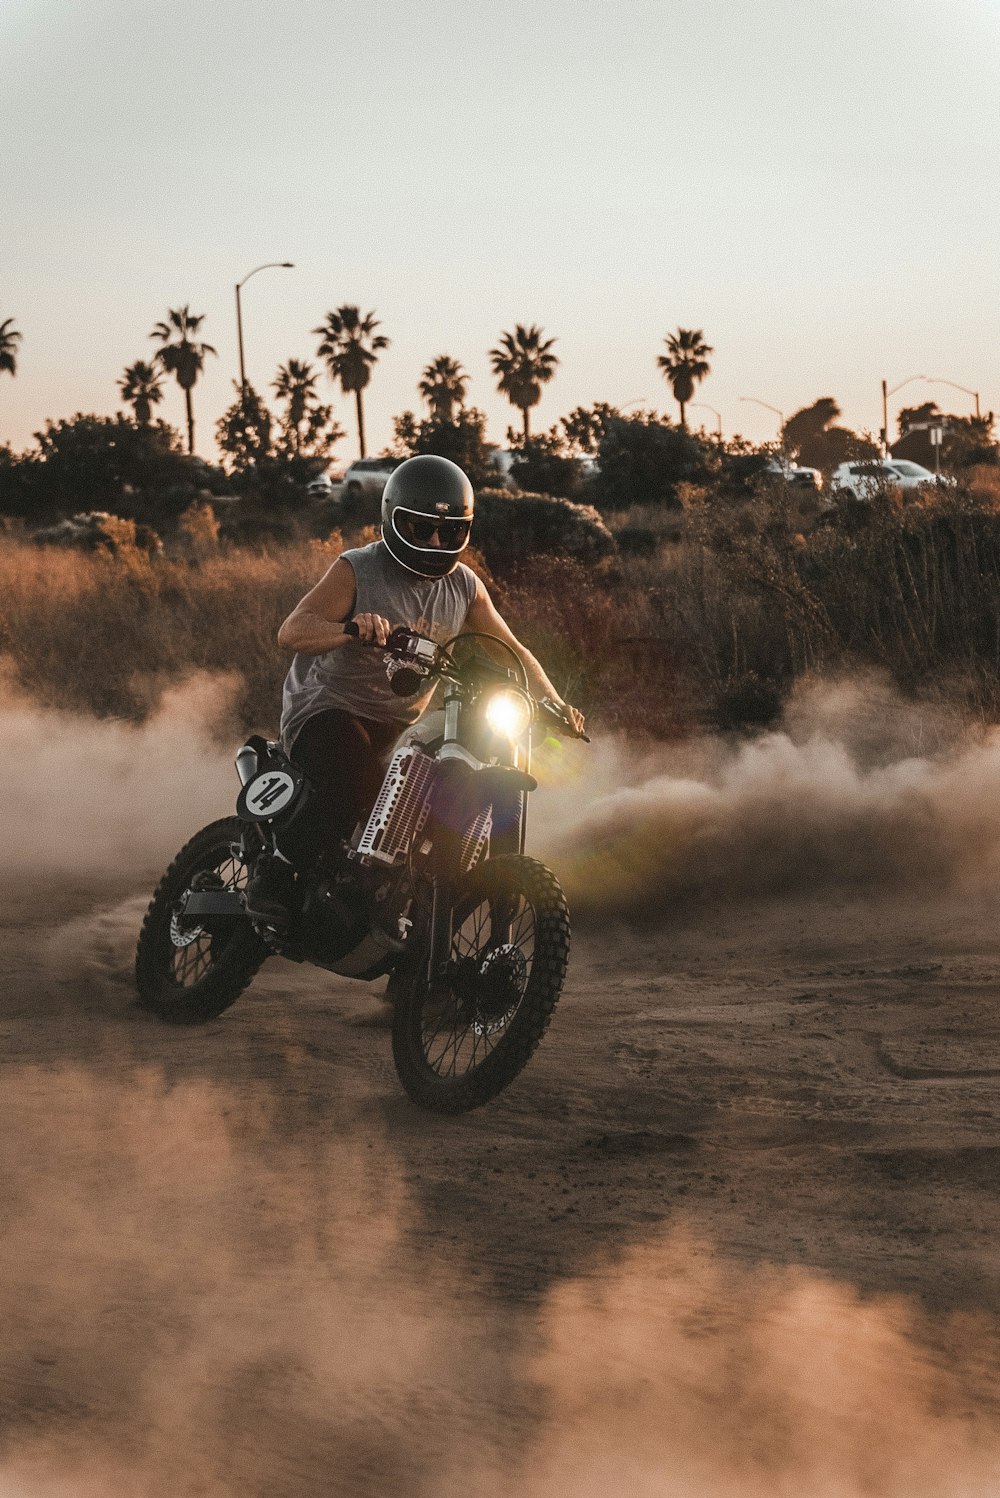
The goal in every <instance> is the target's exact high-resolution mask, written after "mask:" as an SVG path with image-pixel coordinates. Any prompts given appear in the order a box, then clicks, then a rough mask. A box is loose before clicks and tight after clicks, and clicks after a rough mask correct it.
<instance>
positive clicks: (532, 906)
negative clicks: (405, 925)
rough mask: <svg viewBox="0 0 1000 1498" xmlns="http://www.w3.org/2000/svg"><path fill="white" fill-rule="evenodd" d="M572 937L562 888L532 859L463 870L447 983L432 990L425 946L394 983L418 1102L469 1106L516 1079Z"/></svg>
mask: <svg viewBox="0 0 1000 1498" xmlns="http://www.w3.org/2000/svg"><path fill="white" fill-rule="evenodd" d="M569 937H570V923H569V910H568V908H567V905H566V899H565V896H564V895H563V892H562V890H561V889H560V887H559V882H558V880H557V879H556V878H555V876H554V875H553V874H551V873H550V872H549V870H548V869H547V868H545V866H544V864H541V863H539V862H537V860H536V859H534V858H523V857H520V856H518V855H511V856H505V857H501V858H491V859H487V860H486V861H485V862H484V863H481V864H477V865H476V866H475V867H474V868H473V869H471V870H470V871H469V873H468V874H466V875H465V877H464V879H463V880H462V883H461V885H460V886H459V889H458V893H457V898H456V901H455V907H454V913H453V917H452V942H451V959H450V962H449V970H448V981H447V983H446V985H445V986H444V989H443V990H442V991H441V992H439V993H438V992H436V993H433V994H432V993H431V992H430V991H429V989H428V984H427V971H426V949H424V950H423V951H421V950H420V949H419V948H418V950H417V951H416V953H415V954H414V956H413V958H412V959H411V961H410V964H409V968H408V969H407V970H405V971H404V972H402V973H399V974H398V975H397V981H395V982H394V983H393V988H394V989H395V990H396V994H397V998H396V1004H395V1010H394V1015H393V1029H392V1053H393V1059H394V1060H395V1063H396V1070H397V1072H398V1073H399V1079H400V1081H401V1082H402V1084H403V1086H404V1088H405V1089H406V1092H407V1093H408V1095H409V1096H410V1097H411V1098H412V1099H413V1101H414V1102H415V1103H419V1104H420V1105H421V1107H424V1108H430V1109H433V1110H435V1111H436V1112H439V1113H464V1112H466V1111H467V1110H468V1109H470V1108H478V1107H479V1106H480V1105H481V1104H483V1103H488V1102H489V1101H490V1100H491V1099H492V1098H495V1097H496V1096H497V1094H498V1093H499V1092H501V1091H502V1090H503V1089H504V1088H505V1087H506V1086H507V1085H508V1083H510V1082H512V1081H513V1080H514V1078H515V1077H516V1076H517V1074H518V1072H519V1071H520V1070H521V1069H522V1067H523V1066H525V1065H526V1063H527V1062H528V1060H529V1059H530V1057H531V1055H532V1053H533V1052H534V1050H535V1047H536V1046H537V1045H538V1042H539V1041H540V1040H541V1038H542V1036H543V1035H544V1033H545V1030H546V1028H547V1026H548V1023H549V1020H550V1019H551V1017H552V1011H553V1009H554V1008H555V1006H556V1001H557V1000H558V998H559V994H560V992H561V990H562V985H563V980H564V978H565V976H566V963H567V960H568V958H569Z"/></svg>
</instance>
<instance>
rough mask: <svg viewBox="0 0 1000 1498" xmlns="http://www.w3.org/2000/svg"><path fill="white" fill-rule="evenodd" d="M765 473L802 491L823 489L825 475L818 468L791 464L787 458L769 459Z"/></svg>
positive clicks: (765, 465)
mask: <svg viewBox="0 0 1000 1498" xmlns="http://www.w3.org/2000/svg"><path fill="white" fill-rule="evenodd" d="M764 472H765V473H768V474H772V475H773V476H774V477H775V478H782V479H784V480H785V482H786V484H795V485H796V487H798V488H800V489H822V487H823V475H822V474H821V473H820V471H819V469H818V468H805V467H803V466H802V465H801V464H800V463H790V462H789V461H788V459H787V458H768V460H767V462H766V463H765V464H764Z"/></svg>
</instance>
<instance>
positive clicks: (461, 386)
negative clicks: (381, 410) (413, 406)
mask: <svg viewBox="0 0 1000 1498" xmlns="http://www.w3.org/2000/svg"><path fill="white" fill-rule="evenodd" d="M468 383H469V376H468V375H467V374H466V373H465V370H464V369H463V368H462V366H461V364H459V362H458V360H457V359H451V358H449V357H448V355H447V354H438V356H437V358H436V359H432V360H431V362H430V364H428V365H427V368H426V369H425V370H424V372H423V374H422V375H421V377H420V383H419V385H418V386H417V391H418V392H419V394H420V395H422V396H423V398H424V400H425V401H426V402H427V404H428V405H429V406H430V408H431V417H432V418H433V420H435V421H441V422H445V423H449V422H450V421H451V417H452V412H453V410H454V408H455V407H456V406H458V407H459V408H461V407H462V406H464V405H465V387H466V385H468Z"/></svg>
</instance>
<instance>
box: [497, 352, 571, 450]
mask: <svg viewBox="0 0 1000 1498" xmlns="http://www.w3.org/2000/svg"><path fill="white" fill-rule="evenodd" d="M555 342H556V339H555V338H547V339H546V340H545V341H544V342H543V341H542V329H541V328H537V327H536V326H535V324H534V323H532V325H531V327H530V328H524V327H522V326H521V324H520V323H517V324H516V326H515V328H514V332H513V333H501V334H500V342H499V344H498V345H497V347H496V348H492V349H490V351H489V360H490V366H491V368H492V370H493V373H494V374H495V375H498V376H499V378H498V380H497V389H498V390H499V391H500V392H501V393H502V394H503V395H505V396H506V397H507V399H508V400H509V401H510V403H511V405H512V406H517V408H518V410H519V411H520V412H521V415H522V417H523V418H524V440H525V442H527V440H528V438H529V436H530V435H531V434H530V431H529V426H528V412H529V410H530V409H531V407H532V406H537V405H538V402H539V401H540V400H541V398H542V386H543V385H547V384H548V382H549V380H551V378H552V376H553V375H554V374H555V372H556V365H557V364H558V363H559V360H558V358H557V357H556V355H555V354H554V353H553V352H552V345H553V344H554V343H555Z"/></svg>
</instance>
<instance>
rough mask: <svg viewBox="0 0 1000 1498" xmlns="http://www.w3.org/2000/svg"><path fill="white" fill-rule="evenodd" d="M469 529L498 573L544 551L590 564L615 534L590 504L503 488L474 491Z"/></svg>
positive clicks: (611, 546)
mask: <svg viewBox="0 0 1000 1498" xmlns="http://www.w3.org/2000/svg"><path fill="white" fill-rule="evenodd" d="M473 534H474V537H475V542H476V546H477V547H478V549H479V550H480V551H481V552H482V554H483V557H484V558H485V561H486V565H487V566H488V567H489V568H490V571H491V572H494V573H497V574H500V573H503V572H509V571H510V570H511V568H513V567H517V566H519V565H521V564H522V563H524V562H526V561H530V560H531V559H532V558H534V557H537V556H540V555H544V554H546V553H549V554H552V555H555V556H561V557H569V558H570V559H572V560H573V561H576V562H586V563H594V562H598V561H600V560H601V558H602V557H606V556H609V555H610V554H611V553H612V552H613V551H614V549H615V543H614V537H613V536H612V535H611V532H610V531H609V530H608V528H607V526H606V525H605V524H604V521H603V520H602V519H601V517H600V515H599V514H598V513H597V511H596V510H595V509H594V508H593V506H592V505H578V504H573V503H572V502H571V501H570V500H568V499H553V498H551V497H550V496H549V495H547V494H508V493H507V492H506V490H503V489H484V490H482V491H481V492H480V493H479V494H477V495H476V520H475V526H474V530H473Z"/></svg>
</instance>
